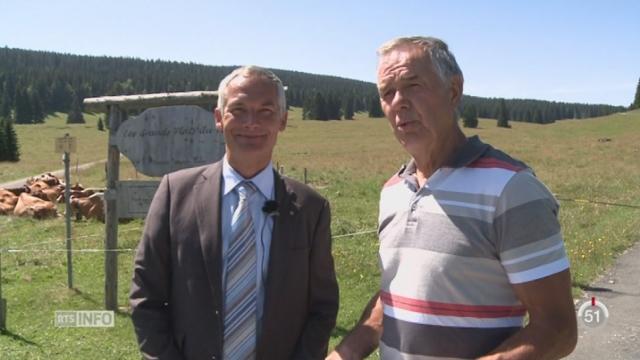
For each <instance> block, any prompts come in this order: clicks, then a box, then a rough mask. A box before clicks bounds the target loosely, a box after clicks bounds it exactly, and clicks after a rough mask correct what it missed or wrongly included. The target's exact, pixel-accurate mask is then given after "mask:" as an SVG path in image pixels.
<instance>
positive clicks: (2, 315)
mask: <svg viewBox="0 0 640 360" xmlns="http://www.w3.org/2000/svg"><path fill="white" fill-rule="evenodd" d="M6 328H7V301H6V300H5V299H4V298H3V297H2V249H1V248H0V329H3V330H4V329H6Z"/></svg>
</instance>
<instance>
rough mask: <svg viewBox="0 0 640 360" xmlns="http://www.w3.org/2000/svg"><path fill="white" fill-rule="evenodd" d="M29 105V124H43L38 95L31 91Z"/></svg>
mask: <svg viewBox="0 0 640 360" xmlns="http://www.w3.org/2000/svg"><path fill="white" fill-rule="evenodd" d="M29 100H30V101H29V102H30V103H31V122H32V123H38V124H41V123H43V122H44V118H45V114H44V107H43V105H42V101H41V100H40V95H39V94H38V93H37V92H36V91H32V92H31V95H30V97H29Z"/></svg>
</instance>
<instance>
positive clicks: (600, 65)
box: [0, 0, 640, 106]
mask: <svg viewBox="0 0 640 360" xmlns="http://www.w3.org/2000/svg"><path fill="white" fill-rule="evenodd" d="M638 14H640V1H633V0H628V1H616V0H610V1H604V0H603V1H590V0H582V1H573V0H568V1H561V0H557V1H547V0H538V1H526V2H525V1H516V0H514V1H493V0H486V1H471V0H469V1H402V0H396V1H391V0H387V1H378V0H369V1H348V0H343V1H334V0H323V1H303V0H298V1H278V0H271V1H257V0H249V1H231V0H227V1H204V0H184V1H177V0H175V1H165V0H156V1H141V0H110V1H105V0H102V1H93V0H83V1H79V0H60V1H50V0H47V1H45V0H27V1H25V0H2V2H1V3H0V46H9V47H17V48H26V49H36V50H49V51H57V52H65V53H74V54H88V55H111V56H129V57H138V58H143V59H163V60H176V61H189V62H196V63H201V64H207V65H241V64H256V65H262V66H266V67H272V68H279V69H288V70H297V71H304V72H311V73H317V74H328V75H336V76H342V77H347V78H353V79H360V80H365V81H370V82H374V81H375V68H376V55H375V50H376V49H377V47H378V46H379V45H380V44H381V43H383V42H384V41H386V40H389V39H391V38H393V37H397V36H402V35H431V36H436V37H440V38H442V39H443V40H445V41H446V42H447V43H448V44H449V47H450V48H451V50H452V51H453V52H454V54H455V55H456V57H457V59H458V62H459V64H460V66H461V68H462V71H463V72H464V75H465V93H466V94H469V95H476V96H485V97H506V98H535V99H545V100H556V101H568V102H583V103H606V104H613V105H625V106H626V105H629V104H630V103H631V102H632V100H633V96H634V94H635V89H636V85H637V82H638V78H639V77H640V18H638Z"/></svg>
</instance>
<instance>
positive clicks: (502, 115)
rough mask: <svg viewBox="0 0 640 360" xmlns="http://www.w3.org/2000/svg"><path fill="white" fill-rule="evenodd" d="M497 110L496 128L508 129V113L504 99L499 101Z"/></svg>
mask: <svg viewBox="0 0 640 360" xmlns="http://www.w3.org/2000/svg"><path fill="white" fill-rule="evenodd" d="M498 106H499V110H498V127H503V128H510V127H511V126H510V125H509V111H508V110H507V103H506V101H504V99H500V104H499V105H498Z"/></svg>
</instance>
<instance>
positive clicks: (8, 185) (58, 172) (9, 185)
mask: <svg viewBox="0 0 640 360" xmlns="http://www.w3.org/2000/svg"><path fill="white" fill-rule="evenodd" d="M106 161H107V160H98V161H93V162H90V163H86V164H82V165H78V170H85V169H88V168H90V167H92V166H94V165H96V164H102V163H104V162H106ZM70 170H71V171H76V166H75V165H74V166H72V167H71V169H70ZM49 172H50V173H52V174H53V175H55V176H57V177H59V178H60V179H62V180H63V181H64V179H63V178H64V169H60V170H55V171H49ZM37 175H40V174H36V175H34V176H37ZM27 179H29V178H24V179H18V180H14V181H9V182H6V183H4V184H0V188H5V189H10V188H17V187H21V186H22V185H24V184H25V183H26V182H27Z"/></svg>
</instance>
